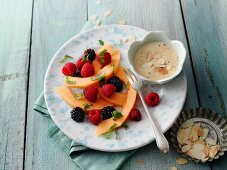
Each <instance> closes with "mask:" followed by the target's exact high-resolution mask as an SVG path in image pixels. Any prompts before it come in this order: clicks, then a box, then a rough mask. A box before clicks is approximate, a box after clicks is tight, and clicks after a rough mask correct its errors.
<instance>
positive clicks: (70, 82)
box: [65, 45, 120, 88]
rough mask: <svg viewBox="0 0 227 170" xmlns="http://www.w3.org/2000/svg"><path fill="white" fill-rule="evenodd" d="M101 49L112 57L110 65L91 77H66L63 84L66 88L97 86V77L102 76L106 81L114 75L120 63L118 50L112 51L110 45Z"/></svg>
mask: <svg viewBox="0 0 227 170" xmlns="http://www.w3.org/2000/svg"><path fill="white" fill-rule="evenodd" d="M102 49H107V50H108V52H110V54H111V56H112V58H111V63H110V64H108V65H106V66H105V67H103V68H102V69H101V70H99V71H98V72H97V74H95V75H94V76H92V77H86V78H81V77H70V76H67V77H66V84H65V85H66V86H67V87H73V88H86V87H89V86H93V85H96V86H97V85H98V83H99V79H97V77H98V76H99V75H104V76H105V78H106V79H109V78H110V77H111V76H113V74H114V73H116V72H117V69H118V66H119V63H120V51H119V50H118V49H113V48H112V46H111V45H104V46H103V47H102Z"/></svg>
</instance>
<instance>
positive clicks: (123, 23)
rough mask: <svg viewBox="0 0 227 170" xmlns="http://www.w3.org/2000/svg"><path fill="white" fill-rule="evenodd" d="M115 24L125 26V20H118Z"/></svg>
mask: <svg viewBox="0 0 227 170" xmlns="http://www.w3.org/2000/svg"><path fill="white" fill-rule="evenodd" d="M117 24H120V25H125V24H126V22H125V20H123V19H122V20H119V21H117Z"/></svg>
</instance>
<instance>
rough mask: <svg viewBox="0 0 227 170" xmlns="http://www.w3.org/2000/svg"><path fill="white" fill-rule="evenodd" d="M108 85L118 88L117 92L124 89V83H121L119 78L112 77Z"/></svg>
mask: <svg viewBox="0 0 227 170" xmlns="http://www.w3.org/2000/svg"><path fill="white" fill-rule="evenodd" d="M107 83H108V84H112V85H114V86H115V87H116V91H117V92H120V91H121V90H122V88H123V82H122V81H121V79H120V78H119V77H117V76H113V77H111V78H110V79H109V80H108V81H107Z"/></svg>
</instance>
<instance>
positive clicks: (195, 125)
mask: <svg viewBox="0 0 227 170" xmlns="http://www.w3.org/2000/svg"><path fill="white" fill-rule="evenodd" d="M200 126H201V123H195V124H194V125H193V127H197V128H198V127H200Z"/></svg>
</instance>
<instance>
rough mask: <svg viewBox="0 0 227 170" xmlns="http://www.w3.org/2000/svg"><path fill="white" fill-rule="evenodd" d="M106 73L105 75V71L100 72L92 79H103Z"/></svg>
mask: <svg viewBox="0 0 227 170" xmlns="http://www.w3.org/2000/svg"><path fill="white" fill-rule="evenodd" d="M104 75H105V74H104V73H101V74H98V75H96V76H94V77H92V78H91V80H92V81H95V80H101V78H102V77H105V76H104Z"/></svg>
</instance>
